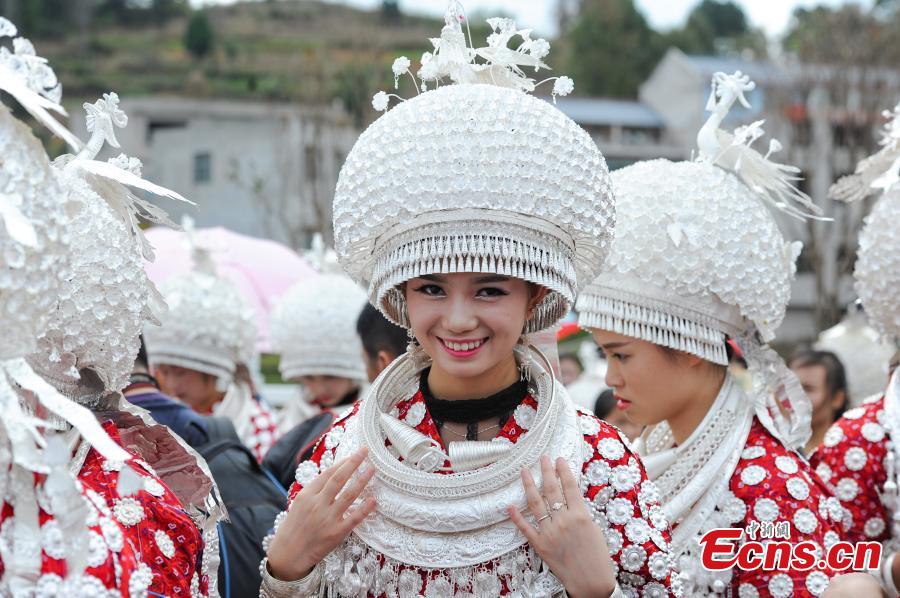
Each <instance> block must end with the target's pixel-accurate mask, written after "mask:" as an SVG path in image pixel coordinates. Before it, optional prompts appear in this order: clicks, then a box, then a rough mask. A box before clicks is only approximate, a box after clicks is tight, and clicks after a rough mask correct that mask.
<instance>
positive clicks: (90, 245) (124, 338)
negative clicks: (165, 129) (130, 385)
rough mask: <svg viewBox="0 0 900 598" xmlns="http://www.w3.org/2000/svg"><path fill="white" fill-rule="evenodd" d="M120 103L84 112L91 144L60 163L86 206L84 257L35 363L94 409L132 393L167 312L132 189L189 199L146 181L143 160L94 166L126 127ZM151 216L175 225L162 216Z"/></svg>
mask: <svg viewBox="0 0 900 598" xmlns="http://www.w3.org/2000/svg"><path fill="white" fill-rule="evenodd" d="M118 101H119V100H118V96H116V94H114V93H111V94H106V95H104V97H103V98H102V99H100V100H98V101H97V102H95V103H94V104H85V110H87V112H88V115H89V116H88V121H87V122H88V131H89V132H90V133H91V138H90V140H89V141H88V143H87V144H86V145H85V146H84V148H83V149H82V150H81V151H80V152H79V153H78V154H77V155H75V156H73V155H69V154H67V155H64V156H61V157H60V158H58V159H57V160H56V161H55V162H54V171H55V173H56V176H57V178H58V180H59V181H60V183H61V184H62V186H63V188H64V189H65V191H66V192H67V193H68V194H69V196H70V197H72V198H74V199H75V200H77V201H78V205H79V206H80V209H79V210H77V211H76V212H75V213H74V214H73V215H72V216H71V218H70V220H69V223H68V230H69V234H70V235H72V240H73V245H74V246H75V247H77V250H75V251H73V252H72V256H71V275H70V276H68V277H67V279H66V282H65V284H63V285H62V286H61V287H60V292H59V296H58V306H57V308H56V311H55V312H54V317H53V319H52V321H51V322H50V325H49V327H48V328H47V330H46V331H45V332H44V333H43V334H42V335H41V336H40V337H39V338H38V351H37V352H35V353H33V354H32V355H31V356H30V357H29V363H31V365H32V367H33V368H34V369H35V370H36V371H38V372H40V373H41V374H42V375H43V376H44V377H45V378H46V379H47V380H48V381H50V382H52V383H53V385H54V386H55V387H56V388H57V389H58V390H59V391H60V392H62V393H63V394H65V395H66V396H68V397H70V398H71V399H73V400H75V401H78V402H81V403H85V404H89V405H90V406H95V405H97V402H98V401H99V399H100V397H101V396H102V395H104V394H106V393H109V392H113V393H114V392H117V391H120V390H122V389H123V388H124V387H125V385H126V384H127V382H128V376H129V374H131V369H132V365H133V363H134V357H135V355H136V354H137V350H138V344H139V341H138V335H139V334H140V332H141V328H142V326H143V324H144V322H145V321H156V317H157V315H158V314H160V313H162V312H163V311H164V310H165V303H164V302H163V300H162V297H161V296H160V295H159V293H158V291H157V290H156V288H155V287H154V285H153V283H152V282H151V281H150V280H149V279H148V278H147V275H146V273H145V272H144V267H143V261H144V260H143V256H144V255H152V253H151V252H150V251H149V250H148V249H145V246H146V245H145V242H144V240H143V234H142V233H141V232H140V229H139V228H138V227H137V219H136V216H135V213H134V211H135V209H136V208H137V206H138V203H144V202H143V201H142V200H137V198H134V201H132V200H131V199H130V198H132V197H133V195H132V194H131V192H130V191H129V190H128V189H127V188H126V187H125V185H133V186H135V187H138V188H142V189H144V190H152V191H154V192H156V193H158V194H160V195H166V196H169V197H173V198H178V199H183V198H181V196H180V195H178V194H176V193H174V192H172V191H169V190H167V189H163V188H162V187H158V186H157V185H153V184H152V183H149V182H147V181H144V180H143V179H142V178H140V174H141V173H140V168H141V163H140V160H137V159H136V158H129V157H128V156H126V155H125V154H121V155H120V156H119V157H117V158H114V159H112V160H110V161H109V162H99V161H96V160H94V157H95V156H96V154H97V153H98V152H99V151H100V149H101V148H102V146H103V144H104V142H107V143H110V144H112V145H114V146H118V142H117V141H116V139H115V133H114V129H115V127H123V126H125V124H126V123H127V118H126V116H125V113H124V112H122V111H121V110H120V109H119V107H118ZM94 165H96V166H94ZM145 214H146V215H152V216H154V219H155V220H156V221H158V222H168V218H167V217H166V216H165V214H164V213H163V212H162V211H161V210H159V209H158V208H154V209H153V211H152V214H147V213H146V212H145ZM170 224H171V223H170Z"/></svg>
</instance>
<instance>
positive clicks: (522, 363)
mask: <svg viewBox="0 0 900 598" xmlns="http://www.w3.org/2000/svg"><path fill="white" fill-rule="evenodd" d="M513 353H514V354H515V356H516V361H517V362H518V364H519V379H520V380H525V381H528V382H530V381H531V356H530V355H529V354H528V339H527V338H526V337H525V333H524V332H523V333H522V334H521V335H520V336H519V340H517V341H516V346H515V347H513Z"/></svg>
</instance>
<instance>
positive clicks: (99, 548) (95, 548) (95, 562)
mask: <svg viewBox="0 0 900 598" xmlns="http://www.w3.org/2000/svg"><path fill="white" fill-rule="evenodd" d="M107 557H109V548H107V546H106V540H104V539H103V536H101V535H100V534H98V533H97V532H95V531H93V530H91V531H90V532H89V533H88V557H87V564H88V567H99V566H100V565H102V564H103V563H105V562H106V559H107Z"/></svg>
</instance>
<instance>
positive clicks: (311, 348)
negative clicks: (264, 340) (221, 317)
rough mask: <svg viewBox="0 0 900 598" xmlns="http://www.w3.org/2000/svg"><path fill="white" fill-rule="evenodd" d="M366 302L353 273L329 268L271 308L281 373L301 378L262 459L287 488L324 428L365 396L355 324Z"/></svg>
mask: <svg viewBox="0 0 900 598" xmlns="http://www.w3.org/2000/svg"><path fill="white" fill-rule="evenodd" d="M366 304H367V301H366V294H365V292H364V291H363V290H362V289H361V288H359V287H358V286H356V284H355V283H354V282H353V281H352V280H350V278H349V277H347V276H346V275H345V274H337V273H326V274H321V275H319V276H317V277H315V278H313V279H312V280H309V281H303V282H300V283H298V284H297V285H296V286H294V287H293V288H291V289H290V290H289V291H288V292H287V293H285V295H284V297H282V298H281V301H280V302H279V303H278V305H276V307H275V309H274V310H273V312H272V318H271V326H272V329H271V331H270V334H271V337H272V343H273V348H274V349H275V351H277V352H278V353H279V354H280V361H279V365H278V369H279V370H280V372H281V377H282V378H283V379H285V380H288V381H292V382H299V383H300V393H299V396H295V397H294V398H293V400H290V401H289V402H288V403H287V405H285V406H284V408H283V409H282V410H281V414H280V418H279V419H280V423H279V426H280V430H281V432H282V434H283V436H282V438H281V439H280V440H279V441H278V443H277V444H276V445H275V446H274V447H272V450H271V451H270V454H269V455H268V456H267V457H266V460H265V462H264V463H263V466H264V467H266V468H268V469H269V470H270V471H271V472H272V473H273V474H274V475H275V477H276V478H277V479H278V480H279V481H281V482H282V484H283V485H284V487H285V488H289V487H290V486H291V484H292V483H293V481H294V474H295V471H296V469H297V465H298V464H299V463H300V462H301V461H303V460H304V459H305V458H306V456H307V454H308V453H309V452H310V451H311V450H312V448H313V447H314V446H315V442H316V441H317V440H318V439H319V437H320V436H321V435H322V433H323V432H324V431H325V430H327V429H328V428H329V427H330V426H331V424H332V423H333V422H334V421H335V420H336V419H337V418H339V417H341V416H342V415H344V414H345V413H347V412H348V411H349V410H350V409H351V408H352V407H353V405H354V403H356V401H357V400H358V399H359V398H360V397H361V396H362V393H363V390H364V385H365V383H366V379H367V377H366V364H365V362H364V360H363V346H362V343H361V342H360V338H359V336H357V334H356V326H355V324H356V320H357V317H358V316H359V313H360V310H362V308H363V306H364V305H366ZM310 407H311V408H312V411H313V415H312V416H311V417H310V416H308V415H307V414H308V413H309V411H310Z"/></svg>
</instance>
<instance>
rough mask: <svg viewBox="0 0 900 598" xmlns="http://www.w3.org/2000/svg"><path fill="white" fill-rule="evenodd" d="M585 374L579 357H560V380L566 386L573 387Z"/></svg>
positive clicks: (571, 354)
mask: <svg viewBox="0 0 900 598" xmlns="http://www.w3.org/2000/svg"><path fill="white" fill-rule="evenodd" d="M583 372H584V366H583V365H581V360H580V359H578V356H577V355H575V354H574V353H566V354H564V355H560V356H559V380H560V382H562V383H563V385H564V386H566V387H568V386H571V385H572V383H573V382H575V381H576V380H578V378H580V377H581V374H582V373H583Z"/></svg>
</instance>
